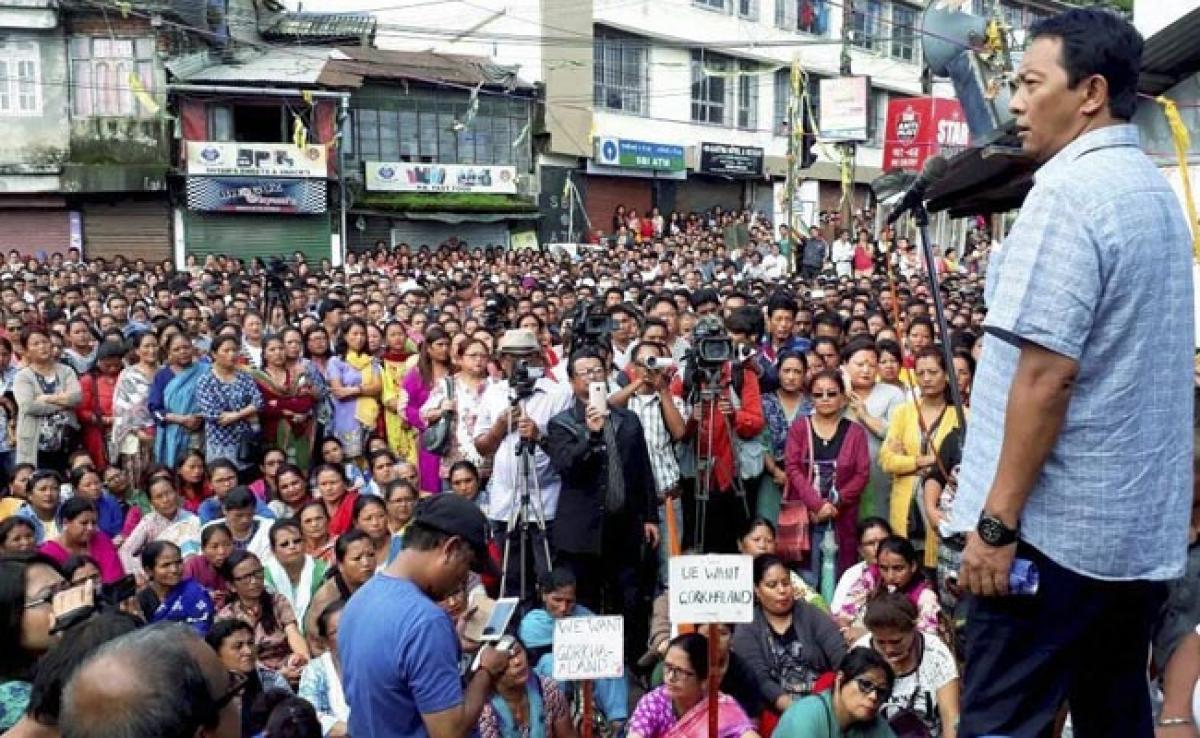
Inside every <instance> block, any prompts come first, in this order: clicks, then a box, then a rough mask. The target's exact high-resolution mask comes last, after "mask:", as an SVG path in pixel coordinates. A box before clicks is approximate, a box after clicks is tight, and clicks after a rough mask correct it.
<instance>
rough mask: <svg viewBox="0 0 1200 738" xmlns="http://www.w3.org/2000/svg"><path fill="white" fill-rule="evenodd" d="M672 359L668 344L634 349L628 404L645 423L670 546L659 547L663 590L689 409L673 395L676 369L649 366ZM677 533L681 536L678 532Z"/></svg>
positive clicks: (662, 528)
mask: <svg viewBox="0 0 1200 738" xmlns="http://www.w3.org/2000/svg"><path fill="white" fill-rule="evenodd" d="M669 358H670V357H669V356H668V352H667V347H666V345H664V344H661V343H653V342H649V341H642V342H641V343H639V344H637V345H636V346H635V347H634V349H633V357H632V359H631V363H630V365H629V367H630V373H631V374H632V375H633V382H632V385H633V386H634V387H635V388H636V389H635V394H634V395H633V396H632V397H630V398H629V404H628V409H629V410H631V411H633V413H634V414H635V415H637V416H638V420H640V421H641V422H642V431H643V433H644V434H645V436H646V449H647V451H648V452H649V454H650V469H651V471H652V472H653V474H654V488H655V491H656V492H657V497H658V519H659V523H660V528H659V531H660V538H661V539H662V540H663V541H667V542H668V544H667V545H663V546H659V548H658V550H659V561H660V571H659V583H660V584H661V585H662V586H664V587H665V586H666V583H667V557H668V556H670V552H671V546H670V541H669V539H668V537H667V534H668V531H667V529H666V525H667V513H666V505H671V506H672V507H673V508H674V511H675V520H676V521H677V524H682V523H683V511H682V507H681V506H680V503H679V482H680V473H679V461H678V459H677V458H676V456H675V444H676V443H678V442H679V441H682V440H683V439H684V437H685V436H686V435H687V416H688V410H687V406H686V405H685V404H684V402H683V399H682V398H679V397H676V396H675V395H672V394H671V390H670V387H671V377H672V376H673V374H674V372H675V368H674V367H664V368H661V369H659V368H655V369H651V368H650V367H649V366H648V365H649V364H650V363H651V361H650V360H651V359H653V360H655V361H657V360H661V359H669ZM614 404H615V403H614ZM675 532H676V535H678V533H679V531H678V530H676V531H675ZM676 543H680V542H679V541H676Z"/></svg>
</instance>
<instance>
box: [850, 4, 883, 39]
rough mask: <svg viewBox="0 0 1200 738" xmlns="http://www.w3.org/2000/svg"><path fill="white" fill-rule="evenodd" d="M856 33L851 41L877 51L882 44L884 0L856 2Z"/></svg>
mask: <svg viewBox="0 0 1200 738" xmlns="http://www.w3.org/2000/svg"><path fill="white" fill-rule="evenodd" d="M853 20H854V24H853V26H852V28H853V30H854V33H853V36H852V38H851V43H853V44H854V45H855V46H858V47H859V48H863V49H869V50H871V51H875V50H876V49H877V48H878V47H879V45H880V41H879V39H880V29H881V26H882V25H883V0H857V2H855V3H854V18H853Z"/></svg>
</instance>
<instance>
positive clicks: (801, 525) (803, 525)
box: [775, 417, 816, 562]
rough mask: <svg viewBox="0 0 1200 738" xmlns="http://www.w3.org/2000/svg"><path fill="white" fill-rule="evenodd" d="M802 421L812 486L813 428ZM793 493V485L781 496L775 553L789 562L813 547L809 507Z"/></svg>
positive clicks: (813, 460)
mask: <svg viewBox="0 0 1200 738" xmlns="http://www.w3.org/2000/svg"><path fill="white" fill-rule="evenodd" d="M801 421H802V422H803V423H804V425H805V433H806V437H807V438H808V439H809V440H808V481H809V483H810V484H811V483H812V480H813V471H814V470H815V469H816V459H815V458H814V451H813V444H812V428H811V425H810V424H809V421H808V418H807V417H804V418H802V419H801ZM801 421H797V422H801ZM791 491H792V485H790V484H788V485H786V486H785V487H784V489H783V490H782V492H781V494H780V501H779V525H778V531H777V534H776V538H777V542H776V545H775V552H776V553H777V554H778V555H779V558H781V559H783V560H784V561H789V562H793V561H800V560H801V559H803V558H804V555H805V554H806V553H808V551H809V549H810V548H811V547H812V541H811V540H810V536H809V515H808V506H807V505H805V504H804V501H803V500H797V499H793V498H791V495H790V492H791Z"/></svg>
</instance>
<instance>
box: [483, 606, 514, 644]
mask: <svg viewBox="0 0 1200 738" xmlns="http://www.w3.org/2000/svg"><path fill="white" fill-rule="evenodd" d="M520 602H521V600H520V599H518V598H516V597H503V598H501V599H498V600H496V604H495V606H493V607H492V615H491V617H489V618H488V621H487V625H485V626H483V633H482V635H481V636H480V638H479V640H480V641H482V642H484V643H487V642H495V641H498V640H500V639H501V638H503V637H504V633H505V631H507V630H508V625H509V623H510V622H512V619H513V616H514V615H516V614H517V606H518V605H519V604H520Z"/></svg>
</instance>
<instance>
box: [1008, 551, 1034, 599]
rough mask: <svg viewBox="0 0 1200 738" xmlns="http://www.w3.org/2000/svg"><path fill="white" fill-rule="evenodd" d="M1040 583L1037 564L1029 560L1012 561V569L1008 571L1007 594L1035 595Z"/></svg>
mask: <svg viewBox="0 0 1200 738" xmlns="http://www.w3.org/2000/svg"><path fill="white" fill-rule="evenodd" d="M1040 583H1041V575H1040V574H1039V573H1038V568H1037V564H1035V563H1033V562H1032V561H1030V560H1029V559H1013V563H1012V568H1011V569H1009V570H1008V591H1009V594H1014V595H1035V594H1037V591H1038V585H1039V584H1040Z"/></svg>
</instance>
